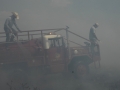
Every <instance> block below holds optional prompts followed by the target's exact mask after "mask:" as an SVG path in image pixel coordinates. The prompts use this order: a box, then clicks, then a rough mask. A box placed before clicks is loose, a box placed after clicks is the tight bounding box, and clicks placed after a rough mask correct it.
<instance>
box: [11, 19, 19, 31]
mask: <svg viewBox="0 0 120 90" xmlns="http://www.w3.org/2000/svg"><path fill="white" fill-rule="evenodd" d="M13 23H14V25H15V27H16V28H17V30H18V31H20V29H19V28H18V26H17V24H16V21H14V22H13Z"/></svg>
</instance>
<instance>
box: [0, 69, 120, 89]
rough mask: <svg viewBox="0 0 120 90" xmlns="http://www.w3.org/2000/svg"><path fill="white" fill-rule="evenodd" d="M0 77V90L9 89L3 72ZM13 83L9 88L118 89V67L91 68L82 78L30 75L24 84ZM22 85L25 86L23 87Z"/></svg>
mask: <svg viewBox="0 0 120 90" xmlns="http://www.w3.org/2000/svg"><path fill="white" fill-rule="evenodd" d="M0 79H1V80H0V90H10V86H9V85H7V84H6V83H7V82H6V81H7V79H6V76H5V75H4V74H3V75H2V77H1V78H0ZM8 83H9V84H11V82H8ZM15 83H16V82H14V81H13V85H11V86H12V88H11V90H120V74H119V69H118V70H117V69H115V68H112V67H111V68H110V67H109V68H107V67H102V68H100V69H94V68H91V71H90V74H89V77H88V78H86V79H83V80H79V79H75V78H74V77H73V76H72V75H67V76H63V74H55V75H47V76H45V78H42V79H41V78H37V76H34V77H31V80H30V81H29V82H27V84H26V85H25V83H22V84H19V85H18V86H17V87H15V86H14V85H15ZM22 86H25V87H26V88H24V89H23V88H22ZM14 87H15V88H14ZM35 87H37V88H35ZM29 88H30V89H29Z"/></svg>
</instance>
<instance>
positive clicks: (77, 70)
mask: <svg viewBox="0 0 120 90" xmlns="http://www.w3.org/2000/svg"><path fill="white" fill-rule="evenodd" d="M73 73H74V76H75V78H77V79H83V78H86V77H87V75H88V73H89V66H88V65H86V64H83V63H76V64H75V65H74V72H73Z"/></svg>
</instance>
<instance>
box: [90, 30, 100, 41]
mask: <svg viewBox="0 0 120 90" xmlns="http://www.w3.org/2000/svg"><path fill="white" fill-rule="evenodd" d="M91 32H92V36H93V37H94V38H96V39H97V40H98V41H99V39H98V38H97V36H96V34H95V32H94V29H91Z"/></svg>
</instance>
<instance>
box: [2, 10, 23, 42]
mask: <svg viewBox="0 0 120 90" xmlns="http://www.w3.org/2000/svg"><path fill="white" fill-rule="evenodd" d="M15 19H19V16H18V13H16V12H12V16H10V17H8V18H7V19H6V21H5V23H4V31H5V33H6V42H10V41H13V40H14V38H15V37H14V35H15V36H17V32H16V30H15V29H14V28H13V25H14V26H15V27H16V28H17V30H18V31H20V29H19V28H18V26H17V24H16V21H15ZM20 32H21V31H20ZM10 34H12V35H11V36H10Z"/></svg>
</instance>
